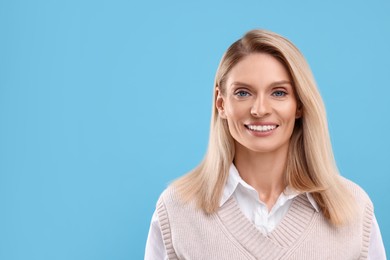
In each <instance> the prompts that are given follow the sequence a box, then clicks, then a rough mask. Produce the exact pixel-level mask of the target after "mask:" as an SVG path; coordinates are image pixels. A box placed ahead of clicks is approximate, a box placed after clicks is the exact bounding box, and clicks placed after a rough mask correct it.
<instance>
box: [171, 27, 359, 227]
mask: <svg viewBox="0 0 390 260" xmlns="http://www.w3.org/2000/svg"><path fill="white" fill-rule="evenodd" d="M252 53H266V54H269V55H272V56H273V57H275V58H276V59H278V60H279V61H280V62H281V63H282V64H283V65H284V66H285V67H286V69H287V70H288V71H289V73H290V76H291V78H292V81H293V85H294V88H295V91H296V96H297V102H298V104H299V106H300V109H301V113H302V116H301V118H299V119H297V120H296V123H295V128H294V131H293V134H292V137H291V139H290V145H289V153H288V158H287V166H286V183H287V185H289V186H290V187H292V188H293V189H295V190H297V191H300V192H311V194H312V196H313V198H314V199H315V201H316V202H317V203H318V205H319V206H320V208H321V210H322V213H323V215H324V216H325V217H326V218H327V219H328V220H329V221H330V223H332V224H334V225H341V224H344V223H346V222H348V221H349V220H350V219H351V218H352V217H353V215H354V200H353V198H352V196H351V194H350V193H349V191H348V190H347V189H346V188H345V187H344V186H343V184H342V183H341V178H340V176H339V173H338V170H337V167H336V163H335V161H334V156H333V151H332V146H331V143H330V137H329V132H328V125H327V119H326V111H325V107H324V104H323V101H322V98H321V95H320V93H319V91H318V89H317V86H316V83H315V80H314V77H313V75H312V73H311V70H310V68H309V65H308V64H307V62H306V60H305V58H304V57H303V55H302V54H301V53H300V51H299V50H298V49H297V48H296V47H295V46H294V45H293V44H292V43H291V42H290V41H289V40H287V39H286V38H284V37H282V36H280V35H278V34H276V33H273V32H269V31H265V30H252V31H249V32H247V33H246V34H245V35H244V36H243V37H242V38H241V39H239V40H238V41H236V42H234V43H233V44H232V45H231V46H230V47H229V48H228V50H227V51H226V53H225V54H224V55H223V57H222V59H221V62H220V64H219V67H218V70H217V73H216V77H215V84H214V97H213V107H212V118H211V126H210V137H209V146H208V150H207V153H206V155H205V158H204V159H203V161H202V162H201V163H200V164H199V165H198V166H197V167H196V168H195V169H193V170H192V171H191V172H189V173H188V174H186V175H184V176H183V177H181V178H179V179H178V180H176V181H175V182H174V184H173V185H174V186H175V187H176V189H177V190H178V192H179V194H180V196H181V198H182V199H183V201H186V202H188V201H191V200H194V201H195V203H196V204H197V206H198V207H199V208H201V209H202V210H204V211H205V212H206V213H209V214H211V213H214V212H216V210H217V209H218V207H219V202H220V199H221V196H222V192H223V189H224V186H225V183H226V180H227V177H228V174H229V168H230V165H231V163H232V162H233V159H234V154H235V151H234V141H233V138H232V136H231V135H230V132H229V129H228V125H227V121H226V120H224V119H222V118H221V117H220V116H219V114H218V111H217V109H216V106H215V102H216V97H217V92H216V89H217V88H219V89H220V90H221V92H222V94H223V93H224V90H225V83H226V80H227V77H228V74H229V72H230V70H231V69H232V68H233V67H234V66H235V65H236V64H237V63H238V62H240V61H241V60H242V59H243V58H244V57H246V56H248V55H249V54H252Z"/></svg>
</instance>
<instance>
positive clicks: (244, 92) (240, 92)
mask: <svg viewBox="0 0 390 260" xmlns="http://www.w3.org/2000/svg"><path fill="white" fill-rule="evenodd" d="M243 94H244V95H243ZM234 95H236V96H237V97H247V96H249V95H250V93H249V92H248V91H246V90H239V91H236V93H234Z"/></svg>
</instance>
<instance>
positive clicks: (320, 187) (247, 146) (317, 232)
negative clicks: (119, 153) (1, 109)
mask: <svg viewBox="0 0 390 260" xmlns="http://www.w3.org/2000/svg"><path fill="white" fill-rule="evenodd" d="M385 257H386V256H385V252H384V247H383V243H382V239H381V235H380V231H379V228H378V224H377V222H376V220H375V216H374V214H373V206H372V203H371V201H370V199H369V197H368V196H367V195H366V193H365V192H364V191H363V190H362V189H361V188H360V187H358V186H357V185H356V184H354V183H352V182H351V181H348V180H346V179H344V178H342V177H341V176H340V175H339V174H338V171H337V168H336V164H335V162H334V158H333V153H332V148H331V144H330V138H329V133H328V128H327V121H326V115H325V108H324V105H323V102H322V99H321V96H320V94H319V92H318V89H317V87H316V84H315V82H314V78H313V76H312V74H311V71H310V68H309V66H308V64H307V63H306V61H305V59H304V57H303V56H302V54H301V53H300V52H299V50H298V49H297V48H296V47H295V46H294V45H293V44H292V43H291V42H290V41H288V40H287V39H285V38H283V37H281V36H279V35H277V34H275V33H272V32H268V31H264V30H253V31H250V32H248V33H247V34H245V35H244V37H243V38H241V39H239V40H238V41H236V42H235V43H233V44H232V45H231V46H230V47H229V49H228V50H227V51H226V53H225V54H224V56H223V58H222V60H221V63H220V65H219V68H218V71H217V74H216V78H215V89H214V103H213V115H212V120H211V130H210V140H209V147H208V151H207V154H206V156H205V158H204V160H203V161H202V162H201V163H200V165H199V166H198V167H196V168H195V169H194V170H193V171H191V172H190V173H188V174H187V175H185V176H183V177H182V178H180V179H178V180H177V181H175V182H174V183H173V184H172V185H171V186H170V187H168V188H167V189H166V190H165V191H164V192H163V194H162V195H161V197H160V199H159V201H158V203H157V208H156V212H155V214H154V216H153V219H152V224H151V228H150V232H149V237H148V242H147V246H146V254H145V259H154V260H155V259H235V260H236V259H344V260H345V259H367V258H369V259H385Z"/></svg>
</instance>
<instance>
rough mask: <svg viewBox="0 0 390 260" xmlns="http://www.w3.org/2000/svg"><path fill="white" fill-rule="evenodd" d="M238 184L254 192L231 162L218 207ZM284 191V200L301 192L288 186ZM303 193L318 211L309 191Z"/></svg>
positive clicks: (232, 192)
mask: <svg viewBox="0 0 390 260" xmlns="http://www.w3.org/2000/svg"><path fill="white" fill-rule="evenodd" d="M238 185H241V186H242V187H243V188H245V189H247V190H248V191H250V192H251V191H254V192H256V190H255V189H254V188H253V187H252V186H250V185H249V184H248V183H246V182H245V181H244V180H243V179H242V178H241V176H240V174H239V173H238V170H237V168H236V166H235V165H234V164H233V163H232V164H231V165H230V168H229V176H228V179H227V181H226V184H225V187H224V190H223V193H222V197H221V200H220V203H219V206H220V207H221V206H222V205H223V204H225V202H226V201H227V200H228V199H229V198H230V197H231V196H232V195H233V194H234V192H235V190H236V189H237V187H238ZM284 193H285V199H286V200H289V199H293V198H295V197H296V196H298V195H300V194H301V193H299V192H298V191H295V190H293V189H291V188H290V187H286V189H285V190H284ZM305 194H306V196H307V199H308V200H309V202H310V204H311V205H312V207H313V208H314V209H315V210H316V211H317V212H319V211H320V209H319V206H318V204H317V202H316V201H315V200H314V198H313V196H312V195H311V194H310V193H309V192H305Z"/></svg>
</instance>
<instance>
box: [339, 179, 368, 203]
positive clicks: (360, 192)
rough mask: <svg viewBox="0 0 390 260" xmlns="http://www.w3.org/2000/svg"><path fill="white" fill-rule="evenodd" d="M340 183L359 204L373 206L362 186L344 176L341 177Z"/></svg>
mask: <svg viewBox="0 0 390 260" xmlns="http://www.w3.org/2000/svg"><path fill="white" fill-rule="evenodd" d="M340 181H341V183H342V184H343V185H344V187H345V188H346V189H348V190H349V192H350V193H351V195H352V196H353V197H355V199H356V200H357V202H361V203H364V204H365V203H367V204H369V205H372V202H371V199H370V197H369V196H368V194H367V192H366V191H365V190H364V189H363V188H362V187H361V186H359V185H358V184H356V183H355V182H353V181H351V180H349V179H347V178H345V177H342V176H340Z"/></svg>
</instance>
